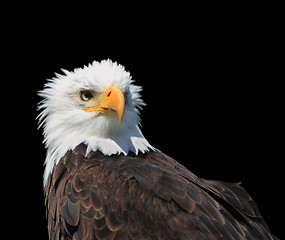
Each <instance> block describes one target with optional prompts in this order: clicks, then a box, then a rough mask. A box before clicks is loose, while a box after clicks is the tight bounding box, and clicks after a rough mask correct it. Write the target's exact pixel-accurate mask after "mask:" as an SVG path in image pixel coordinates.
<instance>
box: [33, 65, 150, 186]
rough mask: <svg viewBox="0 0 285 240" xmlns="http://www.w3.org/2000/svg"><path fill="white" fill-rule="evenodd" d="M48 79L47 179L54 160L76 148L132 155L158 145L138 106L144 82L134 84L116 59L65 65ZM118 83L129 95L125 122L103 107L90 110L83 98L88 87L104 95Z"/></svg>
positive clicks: (43, 106)
mask: <svg viewBox="0 0 285 240" xmlns="http://www.w3.org/2000/svg"><path fill="white" fill-rule="evenodd" d="M63 72H64V74H65V75H60V74H56V78H53V79H51V80H49V81H48V83H47V84H45V87H44V90H42V91H40V92H39V95H40V96H41V97H43V98H44V99H43V100H42V101H41V102H40V105H39V110H42V112H41V113H40V114H39V116H38V118H39V121H40V127H41V126H43V127H44V143H45V146H46V148H47V157H46V161H45V164H46V169H45V174H44V184H46V181H47V178H48V175H49V173H51V171H52V169H53V166H54V164H57V163H58V162H59V160H60V158H61V157H62V156H63V155H64V154H65V153H66V152H67V151H68V150H70V149H73V148H75V147H76V146H78V145H79V144H80V143H82V142H83V143H85V144H86V145H87V146H88V147H87V153H86V154H88V152H89V151H91V150H92V151H96V150H100V151H101V152H102V153H103V154H106V155H111V154H120V153H123V154H128V152H129V151H132V152H134V153H136V154H137V153H138V152H139V151H141V152H145V151H147V150H148V149H149V148H150V149H154V148H153V147H152V146H151V145H150V144H149V143H148V141H147V140H146V139H145V138H144V136H143V135H142V133H141V131H140V129H139V122H140V118H139V115H138V114H139V111H138V108H141V106H143V105H145V104H144V103H143V101H142V100H141V98H140V91H141V87H139V86H136V85H133V84H132V83H133V80H132V79H131V76H130V73H129V72H127V71H125V69H124V67H123V66H122V65H120V64H117V63H116V62H112V61H111V60H103V61H101V62H96V61H94V62H93V63H92V64H89V66H84V68H77V69H75V70H74V71H73V72H69V71H66V70H63ZM112 85H114V86H117V87H119V89H120V90H121V91H122V93H123V94H124V97H125V112H124V118H123V121H122V125H121V126H120V125H119V121H118V117H117V116H116V115H114V114H106V115H99V113H98V112H97V111H93V112H85V111H84V108H86V107H87V103H85V102H83V101H81V100H80V98H79V97H78V96H79V93H80V91H82V90H90V91H92V92H93V93H94V94H97V93H98V94H99V93H102V92H104V91H106V89H107V88H108V87H110V86H112Z"/></svg>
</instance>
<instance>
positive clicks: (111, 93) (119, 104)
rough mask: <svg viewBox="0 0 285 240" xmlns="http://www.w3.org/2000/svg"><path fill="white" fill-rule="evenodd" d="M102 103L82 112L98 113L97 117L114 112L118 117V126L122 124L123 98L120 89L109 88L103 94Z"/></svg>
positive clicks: (115, 87)
mask: <svg viewBox="0 0 285 240" xmlns="http://www.w3.org/2000/svg"><path fill="white" fill-rule="evenodd" d="M103 94H104V96H103V98H102V99H103V103H102V104H99V105H97V106H94V107H88V108H85V109H84V112H93V111H100V114H99V115H98V116H101V115H104V114H106V113H109V112H116V113H117V114H118V117H119V124H120V125H121V124H122V121H123V117H124V112H125V98H124V94H123V93H122V91H121V89H120V88H119V87H117V86H110V87H108V88H107V89H106V91H105V93H103Z"/></svg>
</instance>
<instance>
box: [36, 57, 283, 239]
mask: <svg viewBox="0 0 285 240" xmlns="http://www.w3.org/2000/svg"><path fill="white" fill-rule="evenodd" d="M62 71H63V75H60V74H56V77H54V78H53V79H51V80H49V81H48V82H47V83H46V85H45V86H44V89H43V90H42V91H40V92H39V95H40V96H41V97H43V100H42V101H41V102H40V104H39V110H40V111H41V113H40V114H39V117H38V118H39V123H40V127H41V126H42V127H43V129H44V130H43V134H44V143H45V147H46V149H47V155H46V160H45V172H44V193H45V204H46V214H47V219H48V233H49V238H50V239H137V240H139V239H181V240H182V239H227V240H229V239H235V240H237V239H259V240H261V239H277V238H276V237H274V236H273V235H272V234H271V233H270V230H269V228H268V226H267V224H266V222H265V221H264V219H263V218H262V216H261V215H260V213H259V210H258V208H257V205H256V204H255V202H254V201H253V200H252V198H251V197H250V195H249V194H248V193H247V191H246V190H245V189H243V188H242V187H241V186H240V184H239V183H227V182H221V181H210V180H205V179H201V178H199V177H197V176H196V175H194V174H193V173H192V172H191V171H189V170H188V169H186V168H185V167H184V166H182V165H181V164H179V163H178V162H177V161H176V160H174V159H173V158H171V157H169V156H167V155H166V154H164V153H162V152H161V151H159V150H158V149H156V148H155V147H153V146H152V145H151V144H150V143H149V142H148V141H147V140H146V139H145V137H144V136H143V134H142V132H141V130H140V128H139V126H140V117H139V110H140V109H141V107H142V106H144V102H143V101H142V99H141V95H140V91H141V90H142V88H141V87H139V86H136V85H135V84H134V81H133V80H132V79H131V76H130V73H129V72H127V71H126V70H125V68H124V67H123V66H122V65H120V64H117V63H116V62H112V61H111V60H103V61H101V62H97V61H94V62H93V63H92V64H89V65H88V66H84V67H83V68H77V69H75V70H74V71H72V72H70V71H67V70H62Z"/></svg>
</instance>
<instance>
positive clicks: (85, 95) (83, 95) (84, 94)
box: [79, 90, 93, 102]
mask: <svg viewBox="0 0 285 240" xmlns="http://www.w3.org/2000/svg"><path fill="white" fill-rule="evenodd" d="M79 96H80V99H81V100H82V101H84V102H87V101H89V100H90V99H91V98H92V97H93V95H92V93H91V92H90V91H88V90H82V91H80V94H79Z"/></svg>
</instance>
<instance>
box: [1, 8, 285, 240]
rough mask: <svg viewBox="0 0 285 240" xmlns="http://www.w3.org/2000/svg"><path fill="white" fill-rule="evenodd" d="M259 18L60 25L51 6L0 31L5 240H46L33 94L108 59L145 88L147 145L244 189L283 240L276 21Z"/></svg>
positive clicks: (166, 17)
mask: <svg viewBox="0 0 285 240" xmlns="http://www.w3.org/2000/svg"><path fill="white" fill-rule="evenodd" d="M182 8H183V7H182ZM150 9H152V8H150ZM170 9H171V7H170ZM61 11H63V10H61ZM156 11H160V12H161V13H162V15H163V16H159V17H157V18H156ZM208 11H209V12H211V10H208ZM252 11H253V9H252ZM252 11H250V12H242V13H240V12H239V13H236V14H235V15H234V16H232V12H229V13H228V14H225V15H219V14H214V13H213V14H212V15H207V14H204V13H203V10H200V13H201V15H200V14H198V15H195V17H193V15H192V14H190V13H189V14H188V13H187V14H188V15H187V14H186V13H181V14H179V12H178V17H174V16H173V15H171V13H173V12H171V10H168V11H167V12H163V10H161V9H156V10H153V11H149V12H144V13H143V14H142V15H141V18H140V19H139V21H133V18H132V17H133V16H129V17H127V19H126V20H125V21H123V22H120V21H119V19H120V17H119V15H120V14H119V15H118V16H117V17H118V18H117V19H111V22H110V20H109V18H108V17H106V18H104V17H101V18H98V17H97V18H96V17H94V18H92V17H91V18H90V19H88V20H87V19H86V20H85V19H78V17H77V15H76V14H75V13H76V12H75V11H74V12H72V13H70V15H68V17H62V18H61V13H58V11H57V9H56V8H54V9H53V10H51V11H50V12H49V13H48V14H46V15H44V16H41V15H42V13H41V12H40V11H38V13H37V14H34V15H29V16H28V15H25V14H23V15H20V16H21V17H20V18H19V19H18V20H17V21H16V22H15V23H12V24H9V25H5V24H4V25H5V26H3V27H4V28H5V29H4V33H5V34H3V36H2V38H3V39H2V40H4V42H3V43H2V52H3V54H2V55H1V58H2V63H1V66H2V70H1V71H2V79H1V84H2V87H1V92H2V94H1V95H2V101H1V105H2V108H1V110H2V115H1V116H2V118H3V120H4V124H3V125H2V134H1V136H2V138H3V142H4V143H2V148H1V149H2V151H1V155H2V158H1V179H0V180H1V188H0V189H1V210H2V211H1V216H2V223H1V231H0V238H19V239H40V238H42V239H46V238H47V221H46V219H45V207H44V197H43V188H42V175H43V171H44V166H43V162H44V159H45V149H44V146H43V145H42V140H43V137H42V130H37V121H36V120H35V118H36V116H37V115H38V112H37V103H38V102H39V101H40V100H41V99H40V98H39V97H38V96H37V92H38V91H39V90H41V89H42V88H43V85H44V83H45V82H46V79H48V78H52V77H54V73H55V72H57V73H61V68H64V69H67V70H70V71H71V70H73V69H74V68H76V67H83V65H87V64H89V63H91V62H92V61H93V60H97V61H100V60H102V59H107V58H110V59H112V60H113V61H117V62H118V63H120V64H122V65H124V66H125V68H126V70H127V71H130V72H131V75H132V78H133V79H135V81H136V84H137V85H141V86H143V92H142V96H143V99H144V101H145V102H146V104H147V106H146V107H144V109H143V111H142V112H141V118H142V131H143V133H144V135H145V137H146V138H147V139H148V141H149V142H150V143H151V144H152V145H153V146H155V147H156V148H158V149H160V150H161V151H162V152H164V153H166V154H167V155H169V156H171V157H173V158H175V159H176V160H177V161H179V162H180V163H182V164H183V165H185V166H186V167H187V168H188V169H190V170H191V171H192V172H193V173H195V174H196V175H198V176H199V177H202V178H207V179H216V180H223V181H234V182H239V181H241V182H242V186H243V187H245V188H246V189H247V190H248V191H249V193H250V194H251V196H252V197H253V199H254V200H255V201H256V202H257V204H258V206H259V208H260V211H261V213H262V215H263V216H264V218H265V220H266V221H267V223H268V225H269V227H270V229H271V230H272V232H273V233H274V234H276V235H277V236H278V237H280V238H282V237H285V235H284V231H283V233H282V226H281V225H282V220H281V219H282V218H283V216H284V196H283V195H284V193H283V192H284V191H283V190H284V187H283V184H284V179H283V176H282V174H283V171H284V166H283V165H282V164H283V161H284V131H283V125H284V121H283V120H282V119H281V118H282V113H283V112H284V107H283V106H284V104H282V102H281V98H284V97H283V96H284V93H283V91H282V89H281V80H282V81H284V77H283V79H281V78H280V77H279V76H278V71H280V67H281V64H280V61H279V55H280V51H279V45H278V44H279V41H280V35H279V32H280V31H279V29H278V27H276V24H275V23H277V22H278V21H279V19H278V14H277V15H276V16H274V18H272V16H270V17H269V16H267V14H266V12H265V13H264V12H263V13H262V14H260V15H257V16H256V15H254V16H251V13H252ZM176 12H177V11H176ZM194 12H195V11H194ZM255 12H256V11H255ZM257 12H258V11H257ZM203 14H204V15H203ZM134 15H136V14H134ZM91 16H92V15H91ZM150 16H151V18H150ZM176 16H177V15H176ZM51 20H53V21H51ZM79 20H81V21H79ZM120 20H121V19H120ZM108 21H109V22H108ZM88 23H89V25H87V24H88ZM283 101H284V99H283ZM282 169H283V170H282ZM3 221H4V223H3ZM282 234H283V235H282Z"/></svg>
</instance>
